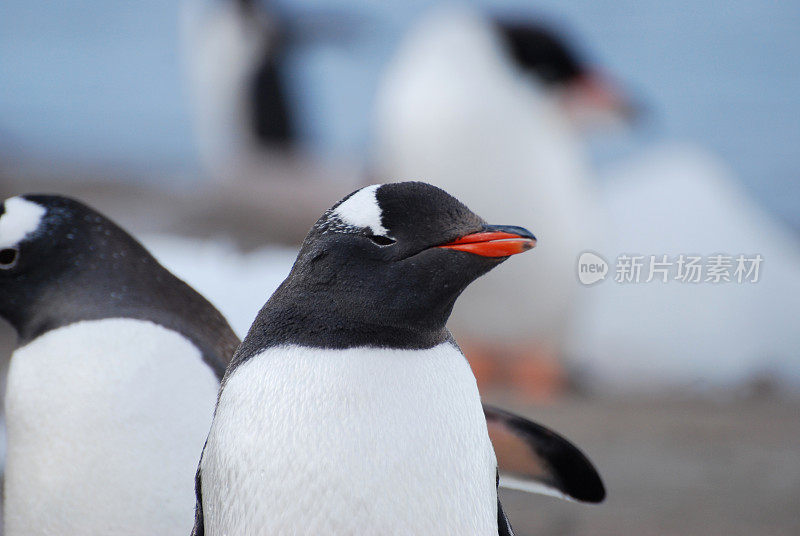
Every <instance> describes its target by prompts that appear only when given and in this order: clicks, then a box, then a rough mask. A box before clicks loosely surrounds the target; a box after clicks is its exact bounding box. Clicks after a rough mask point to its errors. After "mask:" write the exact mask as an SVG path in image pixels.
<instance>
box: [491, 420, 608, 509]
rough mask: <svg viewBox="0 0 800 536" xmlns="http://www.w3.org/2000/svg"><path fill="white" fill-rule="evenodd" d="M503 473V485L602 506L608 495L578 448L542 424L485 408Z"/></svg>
mask: <svg viewBox="0 0 800 536" xmlns="http://www.w3.org/2000/svg"><path fill="white" fill-rule="evenodd" d="M483 412H484V414H485V415H486V424H487V426H488V428H489V437H490V439H491V440H492V445H493V446H494V450H495V454H496V455H497V465H498V469H499V471H500V486H501V487H503V488H507V489H516V490H520V491H527V492H529V493H540V494H543V495H551V496H554V497H559V498H561V499H567V500H576V501H581V502H589V503H598V502H601V501H602V500H603V499H604V498H605V496H606V490H605V487H604V486H603V481H602V480H601V478H600V475H599V474H598V473H597V470H596V469H595V468H594V465H592V462H591V461H589V459H588V458H587V457H586V455H584V454H583V453H582V452H581V451H580V450H578V448H577V447H576V446H575V445H573V444H572V443H570V442H569V441H568V440H566V439H564V438H563V437H561V436H560V435H558V434H556V433H555V432H553V431H552V430H549V429H547V428H545V427H544V426H542V425H540V424H536V423H535V422H532V421H529V420H528V419H525V418H524V417H521V416H519V415H515V414H513V413H510V412H507V411H504V410H502V409H498V408H495V407H492V406H487V405H484V406H483Z"/></svg>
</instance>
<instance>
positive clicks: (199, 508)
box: [192, 447, 206, 536]
mask: <svg viewBox="0 0 800 536" xmlns="http://www.w3.org/2000/svg"><path fill="white" fill-rule="evenodd" d="M203 449H204V450H205V447H203ZM201 459H202V458H201ZM194 494H195V496H196V497H197V504H196V505H195V507H194V528H192V536H205V533H206V528H205V525H204V523H203V489H202V477H201V475H200V467H199V466H198V467H197V474H196V475H195V477H194Z"/></svg>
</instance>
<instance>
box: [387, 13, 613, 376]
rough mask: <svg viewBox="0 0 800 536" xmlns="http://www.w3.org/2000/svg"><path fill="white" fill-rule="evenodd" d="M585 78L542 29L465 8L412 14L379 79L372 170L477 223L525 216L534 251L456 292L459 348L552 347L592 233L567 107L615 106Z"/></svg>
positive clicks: (591, 194)
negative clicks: (456, 204)
mask: <svg viewBox="0 0 800 536" xmlns="http://www.w3.org/2000/svg"><path fill="white" fill-rule="evenodd" d="M593 80H594V81H596V80H597V77H594V76H593V75H592V74H591V73H590V70H589V69H588V68H587V66H586V64H585V62H583V61H582V60H581V59H580V58H579V56H578V55H577V54H575V53H574V52H573V51H572V49H571V47H570V46H568V44H567V43H565V42H564V40H563V39H561V38H560V37H558V36H557V35H556V34H554V33H553V32H550V31H548V30H546V29H544V28H542V27H541V26H526V25H525V24H523V23H522V22H516V23H514V24H508V23H498V22H497V21H493V20H491V19H489V18H488V17H485V16H483V15H482V14H480V13H477V12H475V11H472V10H471V9H469V8H467V7H457V8H453V7H448V8H439V9H437V10H435V11H434V12H433V13H431V14H429V15H428V16H426V17H424V19H423V20H422V21H421V22H420V23H419V25H418V26H416V27H415V28H414V29H412V31H411V32H410V33H409V35H408V37H407V38H406V40H405V42H404V43H403V44H402V45H401V47H400V50H399V52H398V53H397V55H396V57H395V58H394V60H393V61H392V62H391V63H390V65H389V67H388V68H387V71H386V73H385V74H384V76H383V79H382V82H381V84H380V88H379V91H378V95H377V97H376V101H377V104H376V128H375V135H376V140H375V165H376V169H377V176H379V177H396V176H402V177H411V178H417V177H425V179H426V180H428V181H429V182H431V183H432V184H435V185H437V186H440V187H442V188H444V189H445V190H447V191H449V192H451V193H453V194H454V195H455V196H457V197H458V198H459V199H462V200H463V201H464V202H465V203H466V204H467V205H477V204H478V203H480V205H481V206H482V207H484V209H485V214H484V216H485V217H487V218H490V219H494V218H501V217H502V218H509V219H510V220H512V221H515V220H519V221H527V222H531V225H532V227H533V228H535V229H536V230H537V236H539V238H540V239H541V243H540V246H539V248H537V254H536V255H531V256H529V258H523V259H520V261H519V262H515V263H511V264H512V266H509V267H507V268H506V269H504V270H503V271H502V272H497V273H493V274H489V275H488V276H487V277H486V278H483V279H482V280H481V281H478V282H477V283H476V284H475V285H473V286H472V287H471V288H470V289H468V290H467V291H466V292H465V293H464V296H463V297H462V299H461V306H460V307H459V309H458V310H457V311H456V313H455V314H454V315H453V318H452V320H451V328H452V329H453V332H454V333H455V334H456V335H457V336H459V335H460V334H461V335H463V336H460V337H459V340H461V341H462V342H463V343H464V344H465V349H466V350H467V355H468V357H469V356H471V353H470V351H469V350H471V349H475V348H477V347H480V346H481V345H480V344H478V343H481V342H483V343H485V345H484V347H488V348H491V349H492V351H494V352H499V353H505V354H508V357H509V359H512V360H518V359H527V358H531V357H541V358H544V359H547V360H549V361H550V360H552V358H553V357H555V356H557V355H559V354H560V353H561V349H562V346H563V343H564V340H565V338H566V332H567V328H568V326H569V324H570V320H571V318H572V317H573V311H574V309H575V308H576V301H577V299H578V298H579V295H578V292H579V289H580V285H579V283H578V282H577V278H576V276H575V263H576V262H577V258H578V255H579V254H580V252H581V251H583V250H585V249H592V250H598V249H600V248H601V247H602V244H601V243H600V240H601V238H602V237H603V235H604V233H603V232H602V229H603V226H604V215H603V213H602V210H601V208H600V204H599V202H598V200H597V198H596V194H595V191H594V185H593V184H592V181H591V173H590V169H589V166H588V163H587V161H586V158H585V156H584V153H583V148H582V145H581V142H580V140H579V138H578V133H577V132H576V128H577V126H576V122H575V121H574V120H573V118H574V116H575V115H576V114H575V113H574V112H573V111H571V110H574V109H575V105H576V104H577V103H578V101H581V102H583V103H585V104H589V105H590V107H591V106H594V105H598V106H601V107H617V106H618V105H617V104H616V103H617V102H620V101H617V100H615V99H614V98H613V97H611V96H610V92H608V91H604V90H602V86H601V84H598V83H597V82H591V81H593ZM579 94H580V95H584V96H585V97H586V98H585V99H580V98H578V97H576V95H579ZM603 95H608V96H603ZM584 108H585V107H584ZM508 311H514V313H515V314H513V315H509V314H508Z"/></svg>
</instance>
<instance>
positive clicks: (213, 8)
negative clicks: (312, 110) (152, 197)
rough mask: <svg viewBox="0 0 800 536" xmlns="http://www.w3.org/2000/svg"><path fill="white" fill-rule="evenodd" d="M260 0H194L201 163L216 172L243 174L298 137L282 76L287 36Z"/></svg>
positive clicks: (187, 25)
mask: <svg viewBox="0 0 800 536" xmlns="http://www.w3.org/2000/svg"><path fill="white" fill-rule="evenodd" d="M266 4H267V3H266V2H258V1H256V0H208V1H206V0H186V2H184V9H183V20H182V25H183V28H182V33H183V37H184V46H185V48H186V54H185V55H186V58H187V62H188V65H187V69H188V73H187V74H188V78H189V85H190V88H189V89H190V92H191V96H192V100H193V106H194V116H195V131H196V137H197V144H198V149H199V153H200V159H201V164H202V165H203V167H204V168H205V170H206V172H207V173H208V174H210V175H211V176H212V177H215V178H217V177H224V176H225V175H226V174H230V173H237V172H242V171H243V170H242V169H241V168H242V167H243V166H246V165H248V163H249V162H250V161H251V160H252V159H253V158H256V157H257V155H260V154H263V153H265V152H266V153H270V152H271V153H276V154H280V153H282V152H285V151H287V150H289V149H290V148H291V147H292V146H293V143H294V141H295V127H294V124H293V123H292V118H291V114H290V109H289V104H288V96H287V89H286V87H285V83H284V80H285V79H284V77H283V76H282V72H281V71H282V69H283V59H284V58H283V57H284V51H285V37H286V36H285V34H284V33H283V28H282V27H281V21H280V18H279V16H278V15H277V13H275V12H274V11H273V10H272V9H270V7H268V6H267V5H266Z"/></svg>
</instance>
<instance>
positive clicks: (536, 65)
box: [496, 21, 588, 88]
mask: <svg viewBox="0 0 800 536" xmlns="http://www.w3.org/2000/svg"><path fill="white" fill-rule="evenodd" d="M496 26H497V29H498V31H499V33H500V35H501V36H502V39H503V41H504V44H505V45H506V47H507V50H508V52H509V54H510V56H511V57H512V58H513V59H514V62H515V63H516V65H517V66H518V67H519V68H520V69H521V70H522V71H524V72H528V73H530V74H532V75H533V76H535V77H536V78H537V79H539V80H540V81H541V82H542V84H544V85H545V86H546V87H556V88H557V87H564V86H568V85H570V84H572V83H574V82H577V81H578V80H580V79H581V78H582V77H583V76H586V75H587V74H588V70H587V69H586V66H585V64H584V62H583V60H582V59H581V58H580V57H579V56H578V54H577V53H576V52H575V50H573V49H572V48H571V46H570V45H569V44H568V43H567V42H566V40H565V39H564V38H563V37H561V36H560V35H558V34H557V33H555V32H554V31H552V30H550V29H548V28H547V27H545V26H542V25H538V24H534V23H530V22H503V21H497V22H496Z"/></svg>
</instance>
